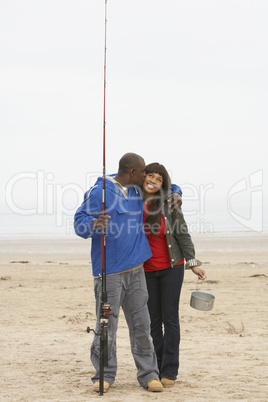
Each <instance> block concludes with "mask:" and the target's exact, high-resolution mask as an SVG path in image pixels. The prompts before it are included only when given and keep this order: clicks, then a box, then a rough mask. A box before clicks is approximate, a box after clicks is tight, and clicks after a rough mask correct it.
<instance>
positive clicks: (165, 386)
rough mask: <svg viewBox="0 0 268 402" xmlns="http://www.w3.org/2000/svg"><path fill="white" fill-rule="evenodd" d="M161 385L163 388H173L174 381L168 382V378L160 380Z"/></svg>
mask: <svg viewBox="0 0 268 402" xmlns="http://www.w3.org/2000/svg"><path fill="white" fill-rule="evenodd" d="M161 383H162V385H163V387H164V388H169V387H173V385H174V384H175V381H174V380H169V379H168V378H162V379H161Z"/></svg>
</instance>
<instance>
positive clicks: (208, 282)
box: [195, 278, 211, 293]
mask: <svg viewBox="0 0 268 402" xmlns="http://www.w3.org/2000/svg"><path fill="white" fill-rule="evenodd" d="M199 281H200V282H201V279H199V278H197V282H196V289H195V290H196V291H197V292H199V291H200V290H199V289H198V283H199ZM205 281H206V282H207V284H208V289H209V293H211V287H210V281H209V280H208V279H204V280H203V281H202V282H205Z"/></svg>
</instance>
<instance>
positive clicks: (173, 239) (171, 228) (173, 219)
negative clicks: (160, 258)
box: [162, 197, 202, 269]
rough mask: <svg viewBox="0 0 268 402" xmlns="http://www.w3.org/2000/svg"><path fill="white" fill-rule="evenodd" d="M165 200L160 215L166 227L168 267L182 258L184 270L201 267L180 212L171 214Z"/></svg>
mask: <svg viewBox="0 0 268 402" xmlns="http://www.w3.org/2000/svg"><path fill="white" fill-rule="evenodd" d="M167 198H168V197H167ZM167 198H166V199H165V201H164V204H163V207H162V214H163V218H164V221H165V226H166V238H167V245H168V251H169V257H170V266H171V267H174V265H176V264H177V263H178V262H179V261H181V260H182V259H183V258H185V260H186V264H185V269H190V268H192V267H195V266H200V265H202V262H201V261H199V260H196V258H195V249H194V245H193V242H192V239H191V236H190V234H189V232H188V227H187V224H186V222H185V220H184V216H183V213H182V211H181V210H179V212H177V213H176V212H175V211H173V212H171V209H170V207H169V206H168V202H167Z"/></svg>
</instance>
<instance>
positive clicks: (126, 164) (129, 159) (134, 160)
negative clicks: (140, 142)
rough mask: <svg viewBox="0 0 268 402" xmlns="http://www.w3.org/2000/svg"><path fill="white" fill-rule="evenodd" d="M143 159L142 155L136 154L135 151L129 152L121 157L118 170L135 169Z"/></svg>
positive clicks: (122, 171)
mask: <svg viewBox="0 0 268 402" xmlns="http://www.w3.org/2000/svg"><path fill="white" fill-rule="evenodd" d="M142 161H143V158H142V157H141V156H140V155H137V154H134V153H133V152H128V153H127V154H125V155H123V156H122V158H121V159H120V161H119V169H118V171H120V172H121V173H127V172H129V170H130V169H132V168H134V169H135V168H136V167H137V165H139V164H140V163H141V162H142Z"/></svg>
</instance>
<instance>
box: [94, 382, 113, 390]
mask: <svg viewBox="0 0 268 402" xmlns="http://www.w3.org/2000/svg"><path fill="white" fill-rule="evenodd" d="M109 387H110V384H109V383H108V382H106V381H103V392H107V391H108V389H109ZM94 391H96V392H99V391H100V382H99V381H97V382H95V384H94Z"/></svg>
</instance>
